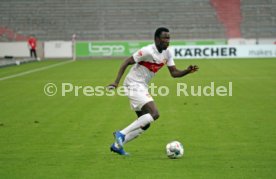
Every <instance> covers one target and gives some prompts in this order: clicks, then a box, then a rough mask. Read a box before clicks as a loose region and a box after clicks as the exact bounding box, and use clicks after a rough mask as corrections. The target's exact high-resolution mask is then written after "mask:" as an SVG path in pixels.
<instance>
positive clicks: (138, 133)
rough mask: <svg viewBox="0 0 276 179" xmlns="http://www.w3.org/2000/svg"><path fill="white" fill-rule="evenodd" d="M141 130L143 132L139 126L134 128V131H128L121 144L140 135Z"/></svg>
mask: <svg viewBox="0 0 276 179" xmlns="http://www.w3.org/2000/svg"><path fill="white" fill-rule="evenodd" d="M143 132H144V130H143V129H141V128H139V129H136V130H135V131H132V132H130V133H128V134H127V135H126V136H125V140H124V142H123V144H126V143H128V142H129V141H131V140H133V139H135V138H136V137H138V136H139V135H141V134H142V133H143Z"/></svg>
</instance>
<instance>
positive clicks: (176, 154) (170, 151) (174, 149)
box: [166, 141, 184, 159]
mask: <svg viewBox="0 0 276 179" xmlns="http://www.w3.org/2000/svg"><path fill="white" fill-rule="evenodd" d="M166 153H167V156H168V157H169V158H171V159H176V158H181V157H182V156H183V154H184V147H183V145H182V144H181V143H180V142H178V141H172V142H170V143H168V144H167V145H166Z"/></svg>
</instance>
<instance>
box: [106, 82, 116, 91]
mask: <svg viewBox="0 0 276 179" xmlns="http://www.w3.org/2000/svg"><path fill="white" fill-rule="evenodd" d="M117 87H118V83H111V84H110V85H108V86H107V87H106V89H108V90H113V89H115V88H117Z"/></svg>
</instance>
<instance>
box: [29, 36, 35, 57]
mask: <svg viewBox="0 0 276 179" xmlns="http://www.w3.org/2000/svg"><path fill="white" fill-rule="evenodd" d="M28 46H29V49H30V55H31V58H35V59H37V55H36V38H35V37H34V36H33V35H32V36H30V38H29V39H28Z"/></svg>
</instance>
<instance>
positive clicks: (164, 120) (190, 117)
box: [0, 59, 276, 179]
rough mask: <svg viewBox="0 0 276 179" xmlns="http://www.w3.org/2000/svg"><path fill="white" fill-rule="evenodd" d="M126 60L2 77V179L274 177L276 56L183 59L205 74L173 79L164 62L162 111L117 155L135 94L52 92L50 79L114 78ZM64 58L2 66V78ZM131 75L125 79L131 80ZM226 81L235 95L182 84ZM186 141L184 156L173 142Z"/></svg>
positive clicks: (81, 82)
mask: <svg viewBox="0 0 276 179" xmlns="http://www.w3.org/2000/svg"><path fill="white" fill-rule="evenodd" d="M121 62H122V61H121V60H83V61H76V62H72V63H67V64H64V65H60V66H56V67H53V68H49V69H45V70H42V71H37V72H33V73H30V74H26V75H22V76H18V77H15V78H10V79H6V80H1V81H0V178H101V179H103V178H143V179H144V178H156V179H157V178H212V179H213V178H235V179H236V178H250V179H251V178H273V177H275V176H276V170H275V168H276V140H275V139H276V70H275V69H276V59H242V60H241V59H240V60H238V59H236V60H182V61H181V60H177V61H176V64H177V67H178V68H182V69H184V68H186V67H187V66H188V65H190V64H197V65H198V66H199V67H200V71H199V72H198V73H195V74H192V75H188V76H186V77H184V78H179V79H173V78H171V77H170V75H169V72H168V70H167V69H166V67H164V68H163V69H162V70H161V71H160V72H158V73H157V75H156V77H155V78H154V79H153V81H152V82H153V83H155V84H156V85H158V86H161V85H166V86H168V87H169V88H170V89H171V93H170V94H169V95H168V96H166V97H162V96H157V97H154V99H155V102H156V104H157V107H158V109H159V112H160V118H159V119H158V120H157V121H156V122H154V123H153V124H152V125H151V127H150V128H149V130H148V131H147V132H146V133H144V134H143V135H142V136H140V137H139V138H137V139H136V140H134V141H132V142H131V143H129V144H127V145H126V146H125V149H126V150H127V151H128V152H129V153H131V156H129V157H122V156H119V155H116V154H114V153H111V152H110V151H109V146H110V144H111V143H112V142H113V136H112V132H113V131H114V130H116V129H121V128H123V127H125V126H126V125H128V124H129V123H130V122H132V121H133V120H134V119H135V118H136V116H135V114H134V112H133V111H131V110H130V107H129V102H128V99H127V97H121V96H113V97H108V96H104V97H99V96H85V95H83V94H80V95H79V96H78V97H76V96H74V94H72V93H71V94H68V95H66V96H61V92H60V91H58V93H57V94H56V95H55V96H52V97H49V96H46V95H45V94H44V92H43V88H44V85H45V84H46V83H49V82H52V83H55V84H56V85H57V86H58V87H59V86H60V85H61V83H64V82H68V83H72V84H73V85H78V86H97V85H101V86H105V85H108V84H109V83H111V82H113V80H114V79H115V76H116V74H117V71H118V68H119V66H120V64H121ZM56 63H62V62H61V61H54V60H53V61H42V62H35V63H30V64H24V65H20V66H14V67H7V68H2V69H0V78H3V77H7V76H11V75H15V74H20V73H22V72H26V71H30V70H34V69H39V68H43V67H46V66H49V65H53V64H56ZM121 82H122V81H121ZM180 82H181V83H187V84H189V85H196V86H198V85H209V84H210V83H211V82H215V84H216V85H224V86H226V85H227V84H228V82H232V83H233V96H232V97H229V96H227V97H220V96H215V97H204V96H201V97H194V96H176V95H175V93H174V92H175V90H176V83H180ZM171 140H179V141H180V142H182V143H183V144H184V148H185V154H184V156H183V157H182V158H181V159H177V160H172V159H168V158H167V156H166V155H165V145H166V144H167V143H168V142H170V141H171Z"/></svg>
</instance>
